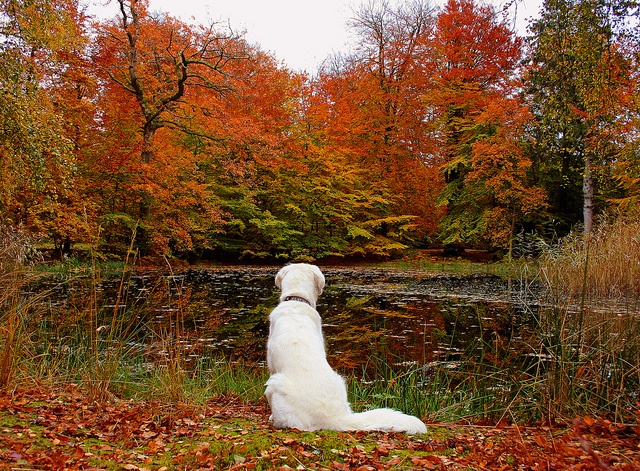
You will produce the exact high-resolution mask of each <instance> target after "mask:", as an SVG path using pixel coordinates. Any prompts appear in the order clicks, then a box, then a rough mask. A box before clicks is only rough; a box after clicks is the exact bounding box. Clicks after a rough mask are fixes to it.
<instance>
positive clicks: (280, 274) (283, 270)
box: [276, 265, 289, 289]
mask: <svg viewBox="0 0 640 471" xmlns="http://www.w3.org/2000/svg"><path fill="white" fill-rule="evenodd" d="M287 271H289V266H288V265H287V266H284V267H282V268H281V269H280V271H279V272H278V273H277V274H276V287H277V288H278V289H282V279H283V278H284V276H285V275H286V274H287Z"/></svg>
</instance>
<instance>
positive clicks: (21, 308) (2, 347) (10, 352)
mask: <svg viewBox="0 0 640 471" xmlns="http://www.w3.org/2000/svg"><path fill="white" fill-rule="evenodd" d="M36 242H37V238H36V237H33V236H31V235H29V234H27V233H26V232H25V231H23V230H22V229H21V228H10V227H0V387H7V386H9V385H10V384H11V383H13V382H14V380H15V376H16V374H17V372H18V371H19V369H20V367H21V364H20V359H21V358H22V356H23V354H24V351H23V350H24V348H25V342H26V340H27V330H26V328H25V325H26V318H28V317H30V316H32V315H33V313H34V311H36V310H37V306H38V299H37V298H38V296H31V295H29V296H26V295H25V294H24V290H25V287H26V286H27V285H28V284H29V283H31V282H33V281H34V280H35V278H37V275H34V274H32V273H31V272H30V271H29V270H27V269H26V268H25V267H26V266H28V265H29V264H30V263H32V262H34V261H39V260H40V254H39V253H38V252H37V251H36V250H35V245H36Z"/></svg>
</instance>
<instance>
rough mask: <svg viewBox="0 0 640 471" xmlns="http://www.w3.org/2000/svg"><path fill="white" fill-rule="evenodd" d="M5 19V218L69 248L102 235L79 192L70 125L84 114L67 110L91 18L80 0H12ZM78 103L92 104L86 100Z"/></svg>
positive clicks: (1, 211)
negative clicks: (87, 20) (86, 24)
mask: <svg viewBox="0 0 640 471" xmlns="http://www.w3.org/2000/svg"><path fill="white" fill-rule="evenodd" d="M0 16H1V18H2V23H1V26H0V28H1V30H0V34H1V35H2V41H1V43H0V55H1V56H2V57H1V60H0V62H1V64H2V65H0V82H1V87H2V93H0V121H1V122H2V123H3V125H2V127H1V129H0V159H2V161H1V165H0V180H2V194H1V195H0V218H1V219H2V222H3V223H4V224H12V225H25V226H26V227H27V228H29V229H30V230H32V231H35V232H41V233H44V234H47V235H48V236H50V237H52V238H53V239H54V240H55V241H56V242H57V243H58V245H60V246H62V245H65V246H66V248H67V249H68V245H69V243H70V241H71V240H88V239H89V238H90V237H91V234H94V233H95V227H93V228H92V227H91V223H90V221H89V220H88V219H87V217H86V216H87V210H89V212H90V204H87V202H85V201H84V200H83V198H82V195H81V193H82V192H81V190H80V188H79V187H78V184H79V178H80V176H79V167H78V152H77V151H78V141H77V140H76V138H77V137H78V132H75V131H74V130H73V129H71V127H72V126H70V123H71V122H72V121H74V120H77V119H78V118H77V116H76V114H77V112H78V109H74V110H72V109H69V108H66V106H67V105H69V104H70V103H69V102H67V101H66V100H67V98H68V97H66V96H65V94H66V93H67V92H68V91H70V90H71V88H72V86H71V85H70V82H71V81H70V80H69V77H70V75H71V74H73V73H74V68H75V66H76V65H77V63H78V60H80V58H81V57H82V56H83V53H84V46H85V44H86V40H87V39H86V35H85V32H84V30H83V25H84V21H85V18H84V16H83V14H82V11H81V10H80V9H79V6H78V2H76V1H74V0H68V1H67V0H60V1H54V2H50V1H47V2H40V1H34V2H33V1H29V2H23V1H19V0H6V1H2V2H1V3H0ZM65 90H66V91H65ZM75 103H76V104H78V105H79V106H80V107H82V106H89V102H88V97H87V96H83V97H80V98H78V99H77V100H76V101H75ZM89 119H90V118H89ZM76 122H78V121H76Z"/></svg>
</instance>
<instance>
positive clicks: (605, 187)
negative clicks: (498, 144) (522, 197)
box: [529, 0, 637, 233]
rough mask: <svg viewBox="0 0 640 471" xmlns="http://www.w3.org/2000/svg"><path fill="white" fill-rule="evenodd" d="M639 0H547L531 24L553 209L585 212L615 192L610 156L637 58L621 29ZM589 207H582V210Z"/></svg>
mask: <svg viewBox="0 0 640 471" xmlns="http://www.w3.org/2000/svg"><path fill="white" fill-rule="evenodd" d="M634 6H637V5H636V2H627V1H601V0H587V1H582V0H581V1H574V0H547V1H545V2H544V5H543V9H542V15H541V17H540V19H538V20H536V21H535V22H534V23H533V25H532V26H531V31H532V41H533V43H532V53H531V61H532V68H531V71H530V73H529V81H530V92H531V99H532V105H533V106H532V109H533V112H534V114H535V117H536V127H535V142H536V148H535V151H534V153H535V155H536V156H537V157H539V162H538V166H539V169H538V173H539V175H540V180H541V182H543V184H544V185H545V186H546V187H547V188H548V192H549V194H550V195H551V196H552V199H551V204H552V210H553V212H554V214H557V215H559V216H560V217H561V218H562V219H563V220H564V221H565V223H566V224H567V225H571V224H574V223H576V222H579V221H580V220H582V221H583V223H584V231H585V233H589V232H590V230H591V227H592V223H593V217H594V212H595V211H596V209H597V208H602V207H604V205H605V203H606V199H607V198H608V197H610V196H612V195H613V194H614V193H612V192H611V191H612V186H611V181H612V179H611V173H610V170H611V163H612V162H613V161H614V160H615V159H616V156H617V155H618V151H619V149H620V146H621V145H622V144H623V143H624V141H625V140H626V139H627V136H626V135H625V133H624V132H623V126H624V123H625V121H627V113H626V112H625V111H624V107H625V103H628V102H629V98H630V97H632V96H633V92H632V91H631V90H630V81H629V77H630V75H629V74H630V70H631V69H630V62H629V60H628V58H626V57H625V55H624V54H623V50H622V49H621V47H620V41H619V39H618V38H619V34H620V33H621V31H622V29H621V28H622V26H623V25H624V24H625V22H626V20H627V18H628V15H629V14H630V12H631V11H632V9H633V7H634ZM580 213H582V215H580Z"/></svg>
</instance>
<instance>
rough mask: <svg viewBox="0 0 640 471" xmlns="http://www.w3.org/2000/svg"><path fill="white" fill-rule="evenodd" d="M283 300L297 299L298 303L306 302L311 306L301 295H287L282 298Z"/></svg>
mask: <svg viewBox="0 0 640 471" xmlns="http://www.w3.org/2000/svg"><path fill="white" fill-rule="evenodd" d="M285 301H298V302H300V303H306V304H308V305H309V306H311V307H313V306H312V305H311V303H310V302H309V301H307V300H306V299H304V298H303V297H301V296H287V297H286V298H284V299H283V300H282V302H285Z"/></svg>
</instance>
